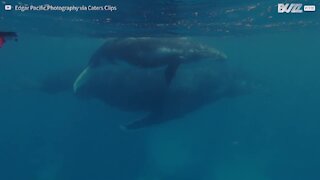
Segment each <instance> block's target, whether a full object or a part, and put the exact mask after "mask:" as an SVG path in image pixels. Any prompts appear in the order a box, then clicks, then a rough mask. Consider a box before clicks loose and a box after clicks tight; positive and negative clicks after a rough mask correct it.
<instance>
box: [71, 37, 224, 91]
mask: <svg viewBox="0 0 320 180" xmlns="http://www.w3.org/2000/svg"><path fill="white" fill-rule="evenodd" d="M226 58H227V57H226V55H225V54H224V53H222V52H220V51H218V50H216V49H215V48H213V47H210V46H206V45H204V44H201V43H197V42H195V41H191V40H190V39H188V38H155V37H152V38H151V37H139V38H116V39H110V40H108V41H106V43H104V44H103V45H102V46H101V47H100V48H99V49H98V50H97V51H96V52H95V53H94V54H93V56H92V57H91V59H90V61H89V64H88V66H87V68H86V69H85V70H84V71H83V73H87V72H88V71H90V70H92V69H94V68H96V67H100V66H102V65H103V64H105V63H109V64H110V63H112V64H115V63H123V62H125V63H128V64H131V65H135V66H137V67H142V68H156V67H161V66H165V67H166V70H165V72H164V74H165V78H166V82H167V83H168V84H169V83H170V82H171V80H172V78H173V77H174V75H175V73H176V70H177V69H178V67H179V65H180V64H181V63H186V62H194V61H199V60H202V59H211V60H217V61H223V60H225V59H226ZM75 88H77V87H76V86H75Z"/></svg>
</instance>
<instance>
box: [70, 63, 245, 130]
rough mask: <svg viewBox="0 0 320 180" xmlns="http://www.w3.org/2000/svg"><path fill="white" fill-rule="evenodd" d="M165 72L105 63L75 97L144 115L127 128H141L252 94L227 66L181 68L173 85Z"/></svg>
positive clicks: (83, 78)
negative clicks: (101, 102)
mask: <svg viewBox="0 0 320 180" xmlns="http://www.w3.org/2000/svg"><path fill="white" fill-rule="evenodd" d="M165 71H166V69H165V67H159V68H155V69H149V68H137V67H136V66H132V65H129V64H107V65H104V66H100V67H99V68H96V69H95V70H94V71H90V73H89V72H87V73H85V74H82V75H81V76H80V78H78V79H77V81H76V82H75V85H74V86H76V87H77V88H75V93H76V94H77V95H79V96H87V97H93V98H97V99H100V100H102V101H104V102H105V103H106V104H108V105H110V106H113V107H118V108H119V109H121V110H124V111H142V112H145V113H146V115H145V117H143V118H141V119H138V120H136V121H133V122H131V123H129V124H127V125H125V126H124V127H125V128H126V129H139V128H144V127H148V126H151V125H155V124H159V123H163V122H166V121H169V120H173V119H176V118H181V117H183V116H184V115H186V114H187V113H189V112H192V111H195V110H197V109H199V108H201V107H203V106H205V105H207V104H210V103H213V102H216V101H218V100H219V99H221V98H230V97H236V96H239V95H243V94H246V93H248V92H249V91H250V90H251V85H250V83H247V82H246V80H245V79H243V78H241V77H240V76H238V75H237V74H236V73H234V71H232V70H231V68H229V67H228V64H227V62H217V61H211V60H203V61H199V62H197V63H184V64H181V65H180V68H179V69H178V70H177V73H176V76H175V77H174V78H173V79H172V82H171V84H170V86H168V85H167V84H166V80H165V78H164V77H163V75H162V74H163V73H164V72H165Z"/></svg>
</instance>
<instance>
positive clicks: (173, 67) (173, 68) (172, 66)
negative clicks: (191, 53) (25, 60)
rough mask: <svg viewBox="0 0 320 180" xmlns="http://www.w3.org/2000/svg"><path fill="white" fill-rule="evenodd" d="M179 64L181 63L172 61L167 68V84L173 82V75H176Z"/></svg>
mask: <svg viewBox="0 0 320 180" xmlns="http://www.w3.org/2000/svg"><path fill="white" fill-rule="evenodd" d="M179 65H180V63H179V62H175V63H170V64H169V65H168V67H167V68H166V72H165V78H166V82H167V84H170V83H171V81H172V79H173V77H174V76H175V74H176V72H177V69H178V67H179Z"/></svg>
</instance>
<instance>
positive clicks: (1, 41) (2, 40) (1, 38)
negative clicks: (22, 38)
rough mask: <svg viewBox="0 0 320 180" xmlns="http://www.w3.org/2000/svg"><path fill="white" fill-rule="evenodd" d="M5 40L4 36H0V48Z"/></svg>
mask: <svg viewBox="0 0 320 180" xmlns="http://www.w3.org/2000/svg"><path fill="white" fill-rule="evenodd" d="M5 42H6V41H5V39H4V37H0V48H2V46H3V45H4V43H5Z"/></svg>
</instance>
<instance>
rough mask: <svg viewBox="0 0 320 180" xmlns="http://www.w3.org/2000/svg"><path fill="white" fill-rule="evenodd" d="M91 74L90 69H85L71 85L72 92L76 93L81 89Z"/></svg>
mask: <svg viewBox="0 0 320 180" xmlns="http://www.w3.org/2000/svg"><path fill="white" fill-rule="evenodd" d="M90 74H91V68H90V67H86V68H85V69H84V70H83V71H82V72H81V73H80V74H79V76H78V77H77V79H76V80H75V81H74V83H73V92H74V93H77V92H78V91H79V89H81V87H83V86H84V84H85V83H86V82H87V80H88V79H89V77H90Z"/></svg>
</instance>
